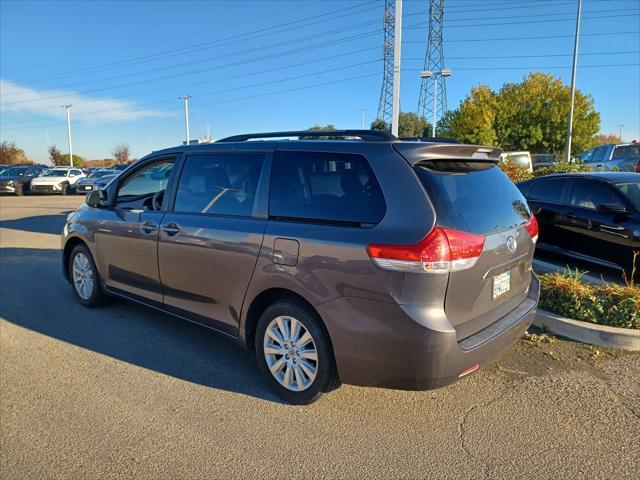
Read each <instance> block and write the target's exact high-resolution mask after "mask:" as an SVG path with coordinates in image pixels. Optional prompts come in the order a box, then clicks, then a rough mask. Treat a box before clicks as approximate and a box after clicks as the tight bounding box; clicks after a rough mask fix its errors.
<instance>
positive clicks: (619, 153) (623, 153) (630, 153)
mask: <svg viewBox="0 0 640 480" xmlns="http://www.w3.org/2000/svg"><path fill="white" fill-rule="evenodd" d="M638 156H640V144H638V145H621V146H619V147H616V149H615V150H614V151H613V157H612V158H627V157H638Z"/></svg>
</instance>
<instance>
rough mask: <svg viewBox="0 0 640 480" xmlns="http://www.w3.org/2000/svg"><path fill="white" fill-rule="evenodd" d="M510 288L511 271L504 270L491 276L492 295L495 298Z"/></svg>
mask: <svg viewBox="0 0 640 480" xmlns="http://www.w3.org/2000/svg"><path fill="white" fill-rule="evenodd" d="M510 288H511V272H504V273H501V274H500V275H496V276H495V277H493V295H492V299H493V300H495V299H496V298H498V297H499V296H500V295H504V294H505V293H507V292H508V291H509V289H510Z"/></svg>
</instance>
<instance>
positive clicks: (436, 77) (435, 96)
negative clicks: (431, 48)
mask: <svg viewBox="0 0 640 480" xmlns="http://www.w3.org/2000/svg"><path fill="white" fill-rule="evenodd" d="M450 76H451V69H450V68H443V69H442V70H441V71H439V72H431V71H429V70H423V71H422V73H420V77H422V78H431V79H433V118H432V120H431V136H432V137H435V136H436V113H437V112H438V80H439V79H440V78H441V77H450Z"/></svg>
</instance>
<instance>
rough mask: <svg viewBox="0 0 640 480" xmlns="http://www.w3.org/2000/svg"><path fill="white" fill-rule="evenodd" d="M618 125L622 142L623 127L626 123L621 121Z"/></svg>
mask: <svg viewBox="0 0 640 480" xmlns="http://www.w3.org/2000/svg"><path fill="white" fill-rule="evenodd" d="M618 126H619V127H620V135H619V137H620V143H622V127H624V123H619V124H618Z"/></svg>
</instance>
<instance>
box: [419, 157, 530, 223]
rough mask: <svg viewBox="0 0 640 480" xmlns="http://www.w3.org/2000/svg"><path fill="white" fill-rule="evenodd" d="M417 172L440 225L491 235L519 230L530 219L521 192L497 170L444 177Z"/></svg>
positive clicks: (480, 170) (493, 168)
mask: <svg viewBox="0 0 640 480" xmlns="http://www.w3.org/2000/svg"><path fill="white" fill-rule="evenodd" d="M447 163H451V162H447ZM415 170H416V172H417V174H418V178H420V181H421V182H422V185H423V186H424V189H425V191H426V192H427V194H428V195H429V198H430V199H431V202H432V203H433V206H434V207H435V210H436V218H437V222H438V225H441V226H443V227H448V228H455V229H456V230H461V231H463V232H469V233H481V234H489V233H494V232H503V231H505V230H508V229H510V228H515V227H517V226H519V225H522V224H523V223H524V222H526V221H527V220H528V219H529V215H530V213H529V207H528V206H527V202H526V200H525V199H524V197H523V196H522V194H521V193H520V190H518V188H517V187H516V186H515V185H514V184H513V183H512V182H511V180H509V178H508V177H507V176H506V175H505V174H504V173H503V172H502V170H500V169H499V168H498V167H497V166H491V167H490V168H486V167H485V168H482V169H478V170H469V171H468V172H467V173H443V172H440V171H434V170H432V169H429V168H427V167H416V168H415Z"/></svg>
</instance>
